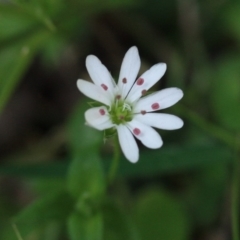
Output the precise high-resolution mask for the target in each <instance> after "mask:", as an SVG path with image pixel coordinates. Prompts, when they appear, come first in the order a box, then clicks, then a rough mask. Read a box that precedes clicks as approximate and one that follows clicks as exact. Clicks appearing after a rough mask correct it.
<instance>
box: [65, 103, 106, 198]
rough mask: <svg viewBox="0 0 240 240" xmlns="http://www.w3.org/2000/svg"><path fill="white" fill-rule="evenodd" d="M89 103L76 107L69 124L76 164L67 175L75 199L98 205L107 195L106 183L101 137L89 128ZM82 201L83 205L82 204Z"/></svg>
mask: <svg viewBox="0 0 240 240" xmlns="http://www.w3.org/2000/svg"><path fill="white" fill-rule="evenodd" d="M87 109H88V105H87V103H86V102H83V103H82V104H81V105H80V106H78V107H77V110H76V111H75V112H74V114H73V116H72V117H71V118H70V122H69V140H70V147H71V150H72V151H71V152H72V155H73V162H72V163H71V165H70V168H69V171H68V189H69V191H70V192H71V194H72V195H73V196H74V197H76V198H80V199H81V198H87V199H88V200H87V201H90V202H91V201H96V200H97V199H99V198H100V197H101V196H102V194H103V193H104V191H105V184H106V183H105V179H104V174H103V169H102V166H101V162H100V157H99V145H100V142H101V133H100V132H99V131H97V130H95V129H93V128H91V127H89V126H86V124H85V119H84V112H85V111H86V110H87ZM80 199H79V201H80V202H81V201H82V200H83V199H82V200H80Z"/></svg>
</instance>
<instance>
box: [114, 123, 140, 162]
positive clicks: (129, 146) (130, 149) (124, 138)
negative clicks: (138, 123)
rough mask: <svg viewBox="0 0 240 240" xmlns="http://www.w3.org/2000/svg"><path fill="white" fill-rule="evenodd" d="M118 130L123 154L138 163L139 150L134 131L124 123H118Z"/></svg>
mask: <svg viewBox="0 0 240 240" xmlns="http://www.w3.org/2000/svg"><path fill="white" fill-rule="evenodd" d="M117 131H118V139H119V143H120V146H121V149H122V151H123V154H124V155H125V157H126V158H127V159H128V160H129V161H130V162H132V163H136V162H137V161H138V158H139V150H138V146H137V143H136V141H135V139H134V137H133V135H132V133H131V132H130V130H129V129H128V128H127V127H126V126H124V125H118V126H117Z"/></svg>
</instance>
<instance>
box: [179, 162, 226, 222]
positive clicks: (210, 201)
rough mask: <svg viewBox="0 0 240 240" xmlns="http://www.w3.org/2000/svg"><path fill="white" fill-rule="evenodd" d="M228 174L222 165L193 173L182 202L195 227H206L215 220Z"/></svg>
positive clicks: (220, 206) (224, 192)
mask: <svg viewBox="0 0 240 240" xmlns="http://www.w3.org/2000/svg"><path fill="white" fill-rule="evenodd" d="M229 174H230V171H229V168H228V167H227V166H226V164H224V163H219V164H216V165H213V166H211V167H206V168H204V169H202V170H200V171H198V172H195V174H194V178H193V179H191V181H190V182H189V187H188V189H187V191H185V194H184V195H183V200H184V202H185V204H186V209H188V210H189V212H190V214H191V215H192V217H193V219H194V222H195V223H196V224H197V225H201V226H205V227H206V226H209V225H210V224H212V223H214V221H215V220H216V219H217V217H218V215H219V214H220V211H221V209H222V206H223V204H224V201H225V200H224V195H225V194H226V189H227V184H228V178H229Z"/></svg>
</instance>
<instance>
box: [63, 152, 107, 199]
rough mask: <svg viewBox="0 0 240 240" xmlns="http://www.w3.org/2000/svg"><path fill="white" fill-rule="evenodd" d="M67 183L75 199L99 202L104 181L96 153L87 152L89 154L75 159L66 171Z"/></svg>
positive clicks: (103, 190) (103, 188)
mask: <svg viewBox="0 0 240 240" xmlns="http://www.w3.org/2000/svg"><path fill="white" fill-rule="evenodd" d="M67 183H68V189H69V191H70V193H71V194H72V196H74V197H75V198H80V199H81V198H84V199H85V198H86V200H87V199H88V200H87V201H90V202H91V201H93V202H95V201H99V200H100V199H101V197H102V195H103V193H104V192H105V179H104V175H103V169H102V168H101V164H100V158H99V157H98V155H97V153H95V152H91V151H90V150H89V153H86V152H84V153H83V154H82V155H81V156H80V157H75V158H74V159H73V162H72V163H71V165H70V168H69V171H68V182H67ZM80 199H79V201H80Z"/></svg>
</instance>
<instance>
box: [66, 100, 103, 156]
mask: <svg viewBox="0 0 240 240" xmlns="http://www.w3.org/2000/svg"><path fill="white" fill-rule="evenodd" d="M89 108H90V107H89V105H88V104H87V99H85V100H82V101H81V103H80V104H79V105H77V107H76V110H75V111H74V112H73V114H72V116H70V119H69V124H68V126H69V127H68V129H69V144H70V148H71V152H72V154H73V155H74V156H81V154H82V153H83V152H86V151H88V152H94V151H95V152H96V151H99V146H100V144H101V142H103V141H102V138H103V137H102V136H103V133H101V132H100V131H98V130H96V129H93V128H91V127H90V126H87V125H86V123H85V118H84V113H85V111H86V110H87V109H89Z"/></svg>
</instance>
